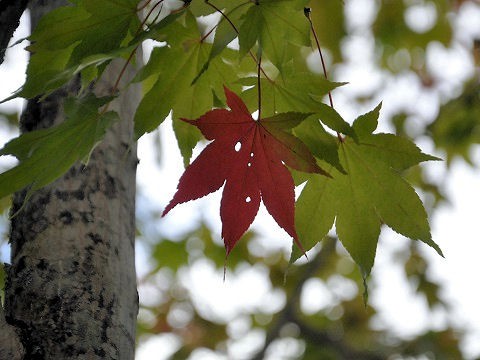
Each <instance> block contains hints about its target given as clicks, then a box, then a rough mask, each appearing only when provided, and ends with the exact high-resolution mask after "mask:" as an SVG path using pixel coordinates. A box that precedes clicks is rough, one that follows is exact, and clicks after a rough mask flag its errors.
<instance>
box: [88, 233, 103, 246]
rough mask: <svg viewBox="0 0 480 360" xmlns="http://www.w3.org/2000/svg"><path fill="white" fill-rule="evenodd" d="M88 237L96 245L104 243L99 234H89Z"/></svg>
mask: <svg viewBox="0 0 480 360" xmlns="http://www.w3.org/2000/svg"><path fill="white" fill-rule="evenodd" d="M87 235H88V237H89V238H90V240H92V241H93V242H94V243H95V244H100V243H102V242H103V240H102V237H101V236H100V235H99V234H97V233H92V232H89V233H88V234H87Z"/></svg>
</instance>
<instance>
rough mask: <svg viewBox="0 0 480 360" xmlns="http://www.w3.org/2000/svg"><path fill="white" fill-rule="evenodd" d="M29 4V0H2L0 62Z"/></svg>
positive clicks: (0, 8)
mask: <svg viewBox="0 0 480 360" xmlns="http://www.w3.org/2000/svg"><path fill="white" fill-rule="evenodd" d="M27 4H28V0H0V64H2V63H3V60H4V58H5V51H6V49H7V47H8V43H9V41H10V39H11V38H12V35H13V33H14V32H15V30H16V29H17V27H18V24H19V23H20V17H21V16H22V14H23V12H24V11H25V9H26V7H27Z"/></svg>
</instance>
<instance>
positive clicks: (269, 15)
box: [238, 0, 310, 70]
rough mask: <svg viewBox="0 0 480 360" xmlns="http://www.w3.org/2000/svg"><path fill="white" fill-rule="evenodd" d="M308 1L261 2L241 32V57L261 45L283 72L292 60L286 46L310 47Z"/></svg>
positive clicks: (248, 13)
mask: <svg viewBox="0 0 480 360" xmlns="http://www.w3.org/2000/svg"><path fill="white" fill-rule="evenodd" d="M306 3H307V1H306V0H281V1H278V0H277V1H271V0H262V1H258V2H256V3H255V4H253V5H252V6H251V7H250V8H249V9H248V11H247V13H246V14H245V19H244V21H243V23H242V25H241V26H240V29H239V36H238V39H239V43H240V56H244V55H245V54H247V53H248V52H249V51H250V49H252V47H253V46H254V45H255V43H258V46H259V48H261V49H262V52H263V53H264V54H265V55H266V56H267V58H268V59H269V60H270V61H271V62H272V63H273V64H274V65H275V66H276V67H277V68H278V69H279V70H281V69H282V67H283V64H284V63H285V62H286V61H287V60H289V59H290V53H289V52H287V47H286V46H285V42H288V43H291V44H295V45H300V46H309V45H310V27H309V24H308V20H307V19H306V18H305V16H304V14H303V8H304V6H305V5H306Z"/></svg>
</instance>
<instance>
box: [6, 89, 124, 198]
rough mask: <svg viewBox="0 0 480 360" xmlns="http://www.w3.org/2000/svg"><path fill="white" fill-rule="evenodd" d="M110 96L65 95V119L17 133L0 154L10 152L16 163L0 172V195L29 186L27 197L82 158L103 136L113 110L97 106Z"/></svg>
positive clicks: (111, 117) (110, 120) (113, 116)
mask: <svg viewBox="0 0 480 360" xmlns="http://www.w3.org/2000/svg"><path fill="white" fill-rule="evenodd" d="M111 100H112V98H111V97H105V98H95V97H94V95H92V94H90V95H88V96H87V97H85V98H83V99H72V98H70V99H67V100H66V101H65V106H64V108H65V116H66V118H67V120H66V121H65V122H63V123H61V124H60V125H58V126H55V127H52V128H48V129H42V130H37V131H33V132H29V133H25V134H22V135H20V136H19V137H17V138H15V139H13V140H11V141H10V142H8V143H7V144H6V145H5V146H4V147H3V149H1V150H0V155H14V156H16V157H17V158H18V159H19V160H20V163H19V164H18V165H17V166H15V167H13V168H12V169H10V170H7V171H5V172H3V173H2V174H0V198H3V197H4V196H7V195H9V194H12V193H14V192H16V191H19V190H21V189H23V188H24V187H26V186H29V192H28V194H27V198H28V196H29V195H31V194H32V193H33V192H34V191H35V190H37V189H40V188H41V187H43V186H45V185H47V184H49V183H51V182H52V181H54V180H55V179H57V178H58V177H60V176H62V175H63V174H64V173H65V172H66V171H67V170H68V169H69V168H70V167H71V166H72V165H73V164H74V163H75V162H76V161H79V160H84V159H86V158H87V157H88V156H89V154H90V153H91V151H92V150H93V148H94V147H95V145H96V144H97V143H98V142H99V141H101V140H102V139H103V136H104V135H105V132H106V131H107V129H108V127H109V126H110V125H111V124H112V123H113V122H114V121H115V120H116V119H117V114H116V113H114V112H107V113H104V114H101V113H99V112H98V108H99V107H101V106H103V105H104V104H106V103H107V102H109V101H111Z"/></svg>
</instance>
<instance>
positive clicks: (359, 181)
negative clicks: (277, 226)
mask: <svg viewBox="0 0 480 360" xmlns="http://www.w3.org/2000/svg"><path fill="white" fill-rule="evenodd" d="M379 109H380V107H377V108H376V109H375V110H374V111H372V112H370V113H368V114H365V115H363V116H361V117H359V118H358V119H357V120H356V121H355V123H354V125H353V128H354V130H355V132H356V134H357V135H358V138H359V139H358V143H356V142H354V141H352V140H350V139H348V138H347V139H345V140H344V141H343V142H342V143H340V146H339V151H338V153H339V160H340V164H341V166H342V168H343V169H345V171H346V174H342V173H341V172H339V171H338V170H337V169H335V168H333V167H332V169H328V168H327V171H329V172H330V173H331V174H332V176H333V178H332V179H330V178H326V177H318V176H310V178H309V180H308V182H307V184H306V185H305V188H304V189H303V191H302V194H301V195H300V197H299V199H298V201H297V207H296V227H297V232H298V234H299V239H300V241H301V242H302V244H303V245H304V247H305V249H309V248H311V247H312V246H314V245H315V244H316V243H317V242H318V241H320V240H321V239H323V238H324V237H325V235H326V234H327V233H328V231H329V230H330V229H331V227H332V226H333V223H334V221H335V224H336V231H337V235H338V237H339V239H340V241H341V242H342V244H343V245H344V247H345V248H346V249H347V251H348V252H349V253H350V255H351V256H352V258H353V259H354V260H355V262H356V263H357V264H358V265H359V267H360V269H361V271H362V274H363V276H364V277H366V276H368V274H369V273H370V271H371V268H372V266H373V262H374V258H375V252H376V248H377V242H378V237H379V235H380V228H381V226H382V224H386V225H388V226H389V227H390V228H391V229H393V230H394V231H396V232H397V233H400V234H402V235H404V236H406V237H409V238H411V239H414V240H421V241H423V242H424V243H426V244H428V245H430V246H431V247H433V248H434V249H435V250H436V251H437V252H438V253H439V254H440V255H442V252H441V250H440V248H439V247H438V245H437V244H435V242H433V240H432V238H431V234H430V227H429V224H428V220H427V213H426V211H425V209H424V208H423V205H422V202H421V200H420V198H419V197H418V195H417V194H416V192H415V190H414V189H413V188H412V186H411V185H410V184H408V183H407V181H406V180H405V179H404V178H402V176H401V171H402V170H405V169H406V168H408V167H411V166H413V165H415V164H418V163H419V162H422V161H427V160H438V159H437V158H435V157H433V156H430V155H426V154H424V153H422V152H421V151H420V149H418V148H417V147H416V146H415V144H413V143H412V142H410V141H408V140H406V139H403V138H400V137H398V136H394V135H392V134H373V133H372V132H373V131H374V130H375V129H376V127H377V118H378V113H379ZM307 145H308V144H307ZM299 255H301V254H298V252H296V251H294V252H293V254H292V260H295V259H296V258H298V257H299ZM442 256H443V255H442Z"/></svg>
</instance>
